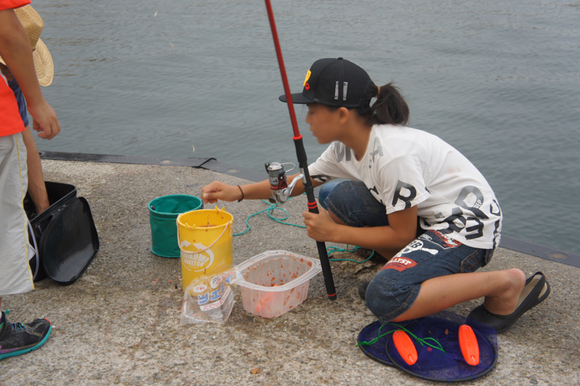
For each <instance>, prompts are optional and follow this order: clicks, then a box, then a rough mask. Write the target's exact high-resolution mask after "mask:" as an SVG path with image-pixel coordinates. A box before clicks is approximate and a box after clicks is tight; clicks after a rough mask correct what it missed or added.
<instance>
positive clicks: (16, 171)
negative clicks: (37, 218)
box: [0, 133, 34, 297]
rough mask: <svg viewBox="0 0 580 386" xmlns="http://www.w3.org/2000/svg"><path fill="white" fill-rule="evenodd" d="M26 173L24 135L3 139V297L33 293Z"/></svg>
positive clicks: (0, 173) (0, 288) (0, 268)
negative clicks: (25, 203) (26, 209)
mask: <svg viewBox="0 0 580 386" xmlns="http://www.w3.org/2000/svg"><path fill="white" fill-rule="evenodd" d="M26 170H27V169H26V147H25V146H24V142H23V140H22V133H19V134H14V135H8V136H4V137H0V297H2V296H4V295H11V294H19V293H24V292H28V291H31V290H33V289H34V280H33V277H32V272H31V271H30V265H29V262H28V260H29V258H30V257H31V256H30V250H29V245H28V225H27V217H26V213H25V212H24V205H23V201H24V196H25V195H26V191H27V187H28V178H27V174H26Z"/></svg>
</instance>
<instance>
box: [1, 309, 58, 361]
mask: <svg viewBox="0 0 580 386" xmlns="http://www.w3.org/2000/svg"><path fill="white" fill-rule="evenodd" d="M2 314H3V316H4V317H3V322H2V323H1V324H0V359H4V358H9V357H13V356H16V355H21V354H26V353H27V352H30V351H32V350H36V349H37V348H39V347H40V346H42V345H43V344H44V343H45V342H46V341H47V340H48V336H49V335H50V330H51V329H52V327H51V325H50V321H49V320H48V319H36V320H35V321H33V322H32V323H24V324H23V323H10V321H9V320H8V319H7V318H6V313H4V312H3V313H2Z"/></svg>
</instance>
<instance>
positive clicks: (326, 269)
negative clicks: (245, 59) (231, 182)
mask: <svg viewBox="0 0 580 386" xmlns="http://www.w3.org/2000/svg"><path fill="white" fill-rule="evenodd" d="M264 1H265V2H266V10H267V11H268V19H269V20H270V28H271V29H272V38H273V39H274V47H275V48H276V56H277V57H278V65H279V67H280V75H282V83H283V84H284V94H286V101H287V103H286V104H287V105H288V112H289V113H290V121H291V122H292V129H293V131H294V136H293V137H292V139H293V140H294V145H295V146H296V156H297V158H298V166H299V167H300V169H301V170H302V174H303V177H302V181H303V182H304V191H305V192H306V197H307V199H308V211H309V212H310V213H319V212H318V205H317V204H316V198H315V197H314V188H313V186H312V180H311V179H310V174H309V173H308V161H307V159H306V150H304V143H303V142H302V135H301V134H300V131H299V130H298V123H297V121H296V113H295V112H294V104H293V103H292V95H291V94H290V86H289V85H288V77H287V76H286V68H285V67H284V59H283V58H282V49H281V48H280V42H279V40H278V32H277V31H276V22H275V21H274V12H273V11H272V5H271V4H270V0H264ZM297 178H298V177H297ZM293 182H294V181H293ZM316 246H317V248H318V255H319V258H320V265H321V266H322V274H323V275H324V284H325V285H326V293H327V295H328V298H329V299H330V300H335V299H336V289H335V288H334V280H333V279H332V271H331V269H330V262H329V260H328V253H327V252H326V244H325V243H324V242H322V241H317V242H316Z"/></svg>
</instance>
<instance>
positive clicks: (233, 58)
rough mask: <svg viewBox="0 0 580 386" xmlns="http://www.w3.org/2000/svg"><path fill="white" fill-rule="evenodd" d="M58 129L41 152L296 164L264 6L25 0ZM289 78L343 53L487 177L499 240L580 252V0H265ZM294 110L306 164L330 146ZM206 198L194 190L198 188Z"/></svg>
mask: <svg viewBox="0 0 580 386" xmlns="http://www.w3.org/2000/svg"><path fill="white" fill-rule="evenodd" d="M33 5H34V7H35V8H36V9H37V10H38V11H39V13H40V14H41V16H42V17H43V18H44V22H45V26H44V30H43V33H42V39H43V40H44V41H45V43H46V44H47V46H48V48H49V49H50V52H51V53H52V56H53V59H54V63H55V78H54V83H53V84H52V85H51V86H50V87H48V88H44V89H43V91H44V94H45V97H46V98H47V99H48V101H49V103H50V104H51V105H52V106H53V107H54V109H55V110H56V111H57V114H58V117H59V120H60V123H61V125H62V129H63V130H62V132H61V134H60V135H58V136H57V137H56V138H54V139H53V140H51V141H44V140H41V139H38V140H37V144H38V147H39V149H40V150H45V151H63V152H81V153H102V154H119V155H140V156H155V157H178V158H187V157H214V158H216V159H217V160H218V161H220V162H224V163H230V164H233V165H237V166H242V167H245V168H249V169H253V170H256V171H260V172H262V171H263V172H264V178H266V173H265V170H264V163H265V162H268V161H282V162H296V153H295V148H294V143H293V141H292V135H293V133H292V127H291V123H290V118H289V113H288V109H287V106H286V105H285V104H283V103H281V102H279V101H278V96H279V95H281V94H282V93H283V91H284V90H283V86H282V82H281V77H280V72H279V67H278V62H277V59H276V54H275V50H274V45H273V40H272V34H271V31H270V27H269V24H268V18H267V14H266V8H265V3H264V2H263V1H261V0H220V1H217V0H187V1H185V0H138V1H137V0H125V1H118V0H99V1H94V0H93V1H90V0H34V1H33ZM272 7H273V10H274V14H275V16H276V23H277V29H278V34H279V37H280V42H281V47H282V52H283V55H284V60H285V65H286V70H287V73H288V79H289V82H290V86H291V88H292V91H293V92H299V91H301V88H302V83H303V80H304V77H305V74H306V71H307V70H308V68H309V67H310V65H311V64H312V62H314V61H315V60H316V59H319V58H323V57H339V56H340V57H344V58H346V59H349V60H351V61H353V62H355V63H357V64H359V65H360V66H362V67H363V68H365V69H366V70H367V72H368V73H369V74H370V76H371V78H373V80H374V81H375V82H376V83H381V84H384V83H387V82H390V81H394V82H395V84H396V85H397V86H398V87H400V89H401V90H402V92H403V95H404V96H405V98H406V99H407V101H408V103H409V105H410V109H411V122H410V126H412V127H415V128H418V129H422V130H425V131H428V132H431V133H434V134H436V135H438V136H440V137H441V138H443V139H444V140H446V141H447V142H449V143H450V144H452V145H453V146H455V147H456V148H457V149H459V150H460V151H461V152H462V153H464V154H465V155H466V156H467V157H468V158H469V159H470V160H471V161H472V162H473V163H474V164H475V165H476V166H477V167H478V168H479V169H480V170H481V171H482V173H483V174H484V175H485V176H486V178H487V179H488V180H489V182H490V184H491V186H492V187H493V188H494V190H495V192H496V195H497V197H498V199H499V201H500V204H501V206H502V209H503V213H504V219H505V221H504V232H503V233H504V235H507V236H510V237H514V238H517V239H520V240H525V241H530V242H532V243H535V244H540V245H544V246H548V247H552V248H556V249H560V250H563V251H568V252H573V253H580V247H579V245H578V241H577V240H578V239H579V236H580V204H579V202H578V201H579V199H578V196H579V193H580V162H579V161H580V156H579V154H580V152H579V151H578V149H579V148H580V2H579V0H549V1H546V0H525V1H524V0H501V1H500V0H488V1H459V0H454V1H446V0H437V1H434V0H390V1H383V0H356V1H355V0H272ZM305 111H306V110H305V108H303V107H298V108H297V109H296V115H297V119H298V121H299V123H300V131H301V132H302V134H303V135H304V138H305V140H304V141H305V147H306V152H307V154H308V159H309V161H314V160H315V159H316V158H317V157H318V156H319V155H320V154H321V153H322V151H323V150H324V148H325V146H322V145H319V144H318V143H317V142H316V141H315V139H314V138H313V137H312V136H311V135H310V132H309V131H308V126H307V125H306V124H305V123H304V116H305ZM191 194H199V192H191Z"/></svg>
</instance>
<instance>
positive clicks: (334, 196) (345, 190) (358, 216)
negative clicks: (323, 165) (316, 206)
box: [318, 180, 389, 227]
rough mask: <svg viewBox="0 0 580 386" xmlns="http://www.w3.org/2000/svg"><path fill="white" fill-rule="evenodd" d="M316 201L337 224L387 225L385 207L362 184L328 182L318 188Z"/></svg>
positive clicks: (342, 181) (357, 225) (346, 181)
mask: <svg viewBox="0 0 580 386" xmlns="http://www.w3.org/2000/svg"><path fill="white" fill-rule="evenodd" d="M318 201H319V203H320V206H322V207H323V208H324V209H325V210H326V211H327V212H328V215H329V216H330V218H332V220H333V221H334V222H336V223H338V224H345V225H349V226H352V227H365V226H384V225H389V217H388V216H387V210H386V208H385V206H384V205H382V204H381V203H380V202H378V201H377V200H376V199H375V198H374V197H373V195H372V194H371V193H370V192H369V190H368V188H367V187H366V186H365V184H364V183H362V182H359V181H350V180H336V181H329V182H327V183H326V184H324V185H322V187H321V188H320V192H319V194H318Z"/></svg>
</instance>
